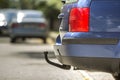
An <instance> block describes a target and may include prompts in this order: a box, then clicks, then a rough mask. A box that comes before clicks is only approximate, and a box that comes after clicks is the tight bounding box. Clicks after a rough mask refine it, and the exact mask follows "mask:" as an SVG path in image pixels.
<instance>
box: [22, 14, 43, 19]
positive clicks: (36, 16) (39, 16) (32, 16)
mask: <svg viewBox="0 0 120 80" xmlns="http://www.w3.org/2000/svg"><path fill="white" fill-rule="evenodd" d="M42 17H43V16H42V15H40V14H25V16H24V17H23V18H42Z"/></svg>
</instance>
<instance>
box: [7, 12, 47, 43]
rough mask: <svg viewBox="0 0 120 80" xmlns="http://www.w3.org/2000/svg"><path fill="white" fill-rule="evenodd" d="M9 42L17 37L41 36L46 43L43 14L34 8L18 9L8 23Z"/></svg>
mask: <svg viewBox="0 0 120 80" xmlns="http://www.w3.org/2000/svg"><path fill="white" fill-rule="evenodd" d="M9 30H10V42H11V43H15V42H16V41H17V39H18V38H21V39H22V40H23V41H24V40H25V39H26V38H42V39H43V42H44V43H46V38H47V35H48V27H47V23H46V19H45V18H44V15H43V13H42V12H40V11H36V10H20V11H18V12H17V14H16V17H15V18H13V20H12V22H11V25H10V28H9Z"/></svg>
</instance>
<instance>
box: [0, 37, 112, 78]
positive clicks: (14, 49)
mask: <svg viewBox="0 0 120 80" xmlns="http://www.w3.org/2000/svg"><path fill="white" fill-rule="evenodd" d="M51 43H52V41H51V40H48V44H43V43H42V41H41V40H28V41H26V42H18V43H16V44H11V43H9V38H6V37H1V38H0V80H90V79H88V78H83V77H84V75H83V74H81V73H80V72H79V71H74V70H72V69H71V70H62V69H59V68H57V67H54V66H51V65H49V64H48V63H46V61H45V60H44V55H43V52H44V51H46V50H47V51H49V52H50V55H49V56H50V58H51V60H53V61H55V62H58V61H57V60H56V59H55V56H54V54H53V48H52V45H51ZM87 73H88V74H89V75H90V76H91V77H92V80H114V79H113V77H112V76H111V75H110V74H108V73H96V72H87Z"/></svg>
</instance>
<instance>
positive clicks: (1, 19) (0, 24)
mask: <svg viewBox="0 0 120 80" xmlns="http://www.w3.org/2000/svg"><path fill="white" fill-rule="evenodd" d="M5 30H7V20H6V16H5V14H4V13H2V12H0V35H1V34H2V33H3V32H4V31H5Z"/></svg>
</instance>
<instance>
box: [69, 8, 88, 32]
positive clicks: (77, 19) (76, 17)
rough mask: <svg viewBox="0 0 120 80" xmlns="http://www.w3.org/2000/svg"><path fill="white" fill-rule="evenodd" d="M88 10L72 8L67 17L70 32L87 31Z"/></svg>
mask: <svg viewBox="0 0 120 80" xmlns="http://www.w3.org/2000/svg"><path fill="white" fill-rule="evenodd" d="M89 11H90V10H89V8H73V9H72V10H71V12H70V17H69V31H70V32H88V31H89Z"/></svg>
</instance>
